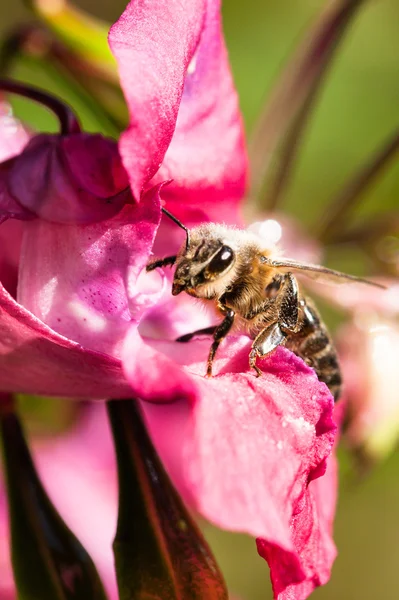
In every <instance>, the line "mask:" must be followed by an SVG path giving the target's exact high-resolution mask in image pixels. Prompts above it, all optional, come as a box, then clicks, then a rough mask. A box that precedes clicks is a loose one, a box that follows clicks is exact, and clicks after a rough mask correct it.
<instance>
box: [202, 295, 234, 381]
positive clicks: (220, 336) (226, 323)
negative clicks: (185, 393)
mask: <svg viewBox="0 0 399 600" xmlns="http://www.w3.org/2000/svg"><path fill="white" fill-rule="evenodd" d="M219 310H220V311H221V312H223V313H224V315H225V317H224V319H223V321H222V322H221V323H220V325H218V326H217V327H216V329H215V332H214V334H213V344H212V346H211V349H210V351H209V356H208V361H207V369H206V376H207V377H212V363H213V359H214V358H215V354H216V351H217V349H218V348H219V345H220V342H222V341H223V340H224V338H225V337H226V335H227V334H228V333H229V331H230V329H231V328H232V325H233V323H234V317H235V312H234V310H232V309H231V308H227V306H223V305H219Z"/></svg>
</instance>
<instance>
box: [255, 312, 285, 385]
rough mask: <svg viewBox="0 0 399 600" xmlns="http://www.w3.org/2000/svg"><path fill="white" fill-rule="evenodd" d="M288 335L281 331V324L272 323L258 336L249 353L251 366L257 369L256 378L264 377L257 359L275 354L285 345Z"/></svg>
mask: <svg viewBox="0 0 399 600" xmlns="http://www.w3.org/2000/svg"><path fill="white" fill-rule="evenodd" d="M286 339H287V334H286V333H284V331H283V330H282V329H281V327H280V325H279V323H272V324H271V325H268V326H267V327H266V328H265V329H262V331H261V332H260V333H258V335H257V336H256V338H255V339H254V341H253V344H252V350H251V352H250V353H249V366H250V367H251V368H252V369H255V371H256V376H257V377H259V376H260V375H262V371H261V370H260V369H259V367H257V366H256V357H257V356H259V357H264V356H267V355H268V354H270V353H271V352H273V350H275V349H276V348H277V347H278V346H280V345H281V344H284V343H285V341H286Z"/></svg>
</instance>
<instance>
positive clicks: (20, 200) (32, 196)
mask: <svg viewBox="0 0 399 600" xmlns="http://www.w3.org/2000/svg"><path fill="white" fill-rule="evenodd" d="M0 90H3V91H7V92H11V93H16V94H20V95H22V96H26V97H28V98H31V99H32V100H35V101H37V102H42V103H43V104H44V105H45V106H47V107H48V108H50V109H51V110H52V111H53V112H54V113H55V114H56V116H57V117H58V119H59V121H60V133H59V134H56V135H53V134H51V135H50V134H40V135H35V136H32V137H31V139H30V140H28V139H27V138H28V135H27V133H26V132H25V131H23V130H22V131H23V133H22V132H21V130H20V129H18V128H16V129H15V131H13V132H11V131H10V127H9V125H7V121H6V122H5V123H4V116H3V118H2V120H3V129H5V144H4V147H3V150H2V154H3V160H4V158H6V156H5V154H6V152H7V151H8V149H9V151H8V156H7V158H8V160H6V161H5V162H3V163H1V166H0V223H1V222H2V221H3V220H6V219H8V218H17V219H23V220H30V219H34V218H35V217H40V218H42V219H46V220H48V221H51V222H56V223H93V222H97V221H102V220H104V219H108V218H110V217H112V216H113V215H115V214H116V213H117V212H119V211H120V209H121V207H122V206H124V204H126V203H127V202H128V201H130V200H131V193H130V190H129V189H128V179H127V175H126V172H125V170H124V168H123V167H122V165H121V162H120V158H119V154H118V149H117V145H116V143H115V142H114V141H113V140H110V139H107V138H104V137H103V136H102V135H99V134H96V135H95V134H86V133H82V132H81V130H80V126H79V124H78V122H77V120H76V118H75V117H74V115H73V114H72V113H71V111H70V110H69V109H68V108H67V107H66V106H64V105H63V104H62V103H61V102H59V101H58V100H57V99H56V98H53V97H52V96H49V95H47V94H43V93H42V92H40V91H39V90H37V89H35V88H30V87H27V86H23V85H21V84H17V83H13V82H4V81H0ZM7 134H8V135H7ZM20 138H23V146H24V147H23V148H19V147H18V140H19V139H20ZM11 139H13V140H14V141H13V143H12V144H13V145H11ZM20 149H22V151H21V152H20V153H18V150H20Z"/></svg>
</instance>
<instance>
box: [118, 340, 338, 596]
mask: <svg viewBox="0 0 399 600" xmlns="http://www.w3.org/2000/svg"><path fill="white" fill-rule="evenodd" d="M152 345H153V346H154V347H155V348H158V349H162V350H163V352H165V350H166V349H167V352H168V354H169V355H170V354H171V352H172V351H173V350H174V352H173V354H174V358H175V359H177V360H179V362H180V363H184V365H186V366H184V367H183V368H182V369H181V372H182V373H183V374H184V375H185V376H186V377H187V376H189V373H191V379H192V380H193V384H194V385H195V388H194V390H191V392H192V394H191V398H194V399H195V401H194V402H193V404H192V405H191V410H188V409H187V403H184V402H177V403H175V404H172V405H167V406H163V407H158V406H157V407H155V406H153V407H151V406H148V405H147V406H146V408H145V411H146V415H147V419H148V422H149V426H150V430H151V433H152V435H153V438H154V440H155V441H156V443H157V444H158V448H159V450H160V452H161V455H162V456H163V458H164V459H165V460H166V466H167V468H168V470H169V472H170V474H171V476H172V478H173V479H174V481H175V483H176V484H177V485H178V486H179V489H180V491H182V492H183V493H184V495H185V496H186V498H187V499H188V500H189V501H190V502H191V503H192V504H194V506H195V508H197V510H198V511H199V512H200V513H201V514H202V515H204V516H205V517H206V518H208V519H210V520H211V521H212V522H214V523H216V524H217V525H218V526H220V527H222V528H226V529H230V530H234V531H244V532H247V533H249V534H251V535H253V536H256V537H259V538H262V540H263V541H262V544H263V546H262V555H263V556H267V558H268V559H269V560H270V563H271V567H272V578H273V580H274V581H275V586H280V588H279V590H280V591H281V590H283V589H285V588H286V587H287V586H290V585H292V584H296V583H300V582H303V581H305V582H306V581H307V580H308V579H311V580H312V581H313V579H312V578H314V579H315V580H316V579H317V578H319V579H320V581H322V580H323V581H324V580H325V578H326V577H327V572H329V569H330V567H331V562H332V557H333V543H332V540H331V537H330V533H331V531H330V529H328V527H327V524H326V520H325V519H324V520H322V519H321V517H320V514H321V513H320V511H323V510H324V509H326V507H323V506H321V507H320V506H319V504H317V503H316V499H315V497H314V493H313V491H312V490H314V491H316V490H317V491H318V485H317V486H315V483H316V482H317V481H319V480H318V479H317V478H318V477H320V475H322V474H323V473H324V471H325V467H326V460H327V458H328V456H329V454H330V452H331V448H332V445H333V441H334V434H335V429H336V428H335V425H334V422H333V420H332V409H333V402H332V397H331V394H330V393H329V391H328V389H327V388H326V386H325V385H324V384H322V383H320V382H319V381H318V379H317V377H316V375H315V373H314V371H313V370H312V369H310V368H309V367H307V366H306V365H305V364H304V363H303V361H301V360H300V359H299V358H298V357H296V356H295V355H293V354H291V353H290V352H289V351H288V350H285V349H283V348H279V349H278V350H277V351H276V352H275V353H274V354H273V355H272V356H271V357H269V358H268V359H265V360H263V361H262V362H261V363H260V364H261V365H262V367H263V370H264V373H263V377H261V378H259V379H258V378H256V377H255V376H254V375H253V374H252V373H249V372H242V371H243V370H244V369H247V364H248V363H247V360H248V359H247V357H248V352H249V343H248V340H246V339H245V337H244V336H242V337H241V338H237V339H235V340H234V339H228V340H227V341H226V342H224V347H223V348H222V350H221V356H220V357H219V358H218V359H217V360H216V365H215V373H219V374H217V375H216V376H214V377H213V378H212V379H210V380H207V379H205V378H203V377H200V376H198V375H195V373H198V372H199V371H201V370H202V372H204V370H205V359H206V354H207V349H208V348H209V342H202V341H198V342H190V343H189V344H185V345H184V346H185V347H184V349H183V350H178V349H177V350H176V347H178V346H180V347H181V346H183V344H181V345H178V344H174V345H172V344H168V345H167V346H166V345H165V344H161V343H159V342H154V343H153V342H152ZM152 352H153V357H152V362H151V365H152V368H151V370H150V369H147V371H146V375H144V373H143V374H140V372H139V370H138V369H137V368H136V369H134V377H135V378H136V379H135V384H136V385H137V386H140V385H141V384H142V389H144V392H145V397H146V398H147V399H148V398H149V396H148V393H147V386H153V385H154V378H155V379H158V378H161V380H163V381H166V378H167V377H168V376H169V374H170V373H171V369H172V368H173V369H175V370H177V368H178V366H177V365H176V364H174V363H172V361H171V360H170V361H169V363H168V364H167V365H165V364H164V362H163V361H164V360H165V359H161V360H159V356H158V355H159V354H160V352H157V351H156V350H154V349H152ZM140 355H141V356H143V355H142V350H140ZM173 364H174V367H173ZM125 368H126V371H127V373H128V374H129V368H128V367H126V363H125ZM164 369H165V370H164ZM240 371H241V372H240ZM154 373H155V375H154ZM130 376H131V377H132V378H131V382H132V384H133V376H132V370H130ZM144 376H146V380H145V382H144V383H143V382H142V379H143V377H144ZM172 376H173V377H174V378H176V372H175V373H173V375H171V377H172ZM149 381H150V382H151V383H149ZM180 382H182V383H183V384H186V383H187V382H186V381H184V380H183V376H182V375H181V376H180ZM166 385H168V384H166ZM166 385H165V386H166ZM182 387H183V386H182ZM189 391H190V390H189V389H188V388H187V387H186V389H184V390H183V391H182V390H180V395H183V393H184V392H185V393H187V394H188V393H189ZM152 399H153V400H154V399H155V398H152ZM176 424H178V425H176ZM171 447H172V449H173V451H171ZM176 455H178V458H176ZM315 479H316V481H313V480H315ZM309 482H310V484H309ZM328 491H329V494H330V496H329V497H328V498H326V499H325V502H326V503H330V501H331V505H333V502H332V500H333V496H334V494H335V487H334V485H333V484H331V485H329V487H328ZM317 502H318V500H317ZM326 510H327V509H326ZM332 512H333V511H332V509H331V511H330V512H329V520H328V524H329V527H330V525H331V517H332ZM293 524H294V525H295V526H294V528H292V526H293ZM310 537H311V539H312V540H313V542H312V543H309V545H307V542H306V541H307V540H308V539H309V538H310ZM272 549H273V550H272ZM304 549H305V550H306V553H305V554H304V556H302V553H301V552H302V550H304ZM277 556H278V557H279V558H280V561H277V558H276V557H277ZM323 557H324V558H325V560H324V558H323ZM312 569H313V570H312ZM323 578H324V579H323ZM276 582H277V583H276ZM313 586H314V584H313ZM276 589H277V588H276ZM280 591H279V593H280ZM287 598H288V596H287Z"/></svg>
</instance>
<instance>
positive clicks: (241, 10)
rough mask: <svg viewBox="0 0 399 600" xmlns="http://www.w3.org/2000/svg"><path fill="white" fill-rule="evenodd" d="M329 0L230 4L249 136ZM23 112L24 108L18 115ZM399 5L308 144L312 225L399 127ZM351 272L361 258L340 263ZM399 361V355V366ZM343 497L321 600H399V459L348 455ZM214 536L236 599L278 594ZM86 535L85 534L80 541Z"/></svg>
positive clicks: (305, 160) (389, 193)
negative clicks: (356, 465)
mask: <svg viewBox="0 0 399 600" xmlns="http://www.w3.org/2000/svg"><path fill="white" fill-rule="evenodd" d="M80 5H81V6H82V7H84V8H86V9H88V10H90V11H91V12H92V13H93V14H95V15H97V16H101V17H102V18H105V19H107V20H109V21H110V22H111V21H114V20H115V19H116V18H117V17H118V16H119V14H120V13H121V11H122V9H123V8H124V5H125V3H124V2H120V1H119V0H96V1H95V0H85V2H81V3H80ZM322 5H323V2H321V1H320V0H246V2H242V1H241V0H226V1H225V2H224V10H223V12H224V26H225V34H226V38H227V44H228V48H229V52H230V58H231V62H232V68H233V72H234V76H235V80H236V84H237V87H238V91H239V95H240V101H241V107H242V110H243V113H244V118H245V123H246V127H247V132H248V134H250V132H251V128H252V127H253V125H254V123H255V120H256V116H257V115H258V114H259V111H260V109H261V107H262V104H263V102H264V99H265V98H266V97H267V94H268V91H269V90H270V89H271V87H272V85H273V82H274V81H275V79H276V77H277V75H278V73H279V70H280V68H281V66H282V65H283V64H284V60H285V59H286V58H287V57H288V55H289V53H290V51H291V50H292V49H293V47H294V46H295V43H296V42H297V41H298V40H299V39H300V37H301V34H303V32H304V31H305V29H306V26H307V25H308V24H309V23H310V22H311V21H312V19H313V18H314V16H315V15H316V14H317V12H318V11H319V10H320V8H321V6H322ZM29 19H30V15H29V13H28V11H27V10H26V9H24V7H23V5H22V0H15V1H14V2H13V3H9V2H7V1H6V0H2V3H1V4H0V34H1V35H2V36H4V35H5V33H6V32H7V31H8V30H9V29H10V28H11V27H13V26H15V25H16V24H17V23H21V22H26V21H27V20H29ZM17 73H18V76H19V77H21V78H24V79H26V80H29V81H31V82H35V83H36V84H43V85H45V86H46V87H47V88H48V89H53V90H54V91H56V92H57V91H58V92H59V93H60V88H59V85H58V84H57V81H56V80H55V78H53V77H49V76H48V75H45V74H43V72H39V71H38V70H34V69H33V68H32V66H29V65H27V64H25V65H20V66H19V67H18V71H17ZM68 100H69V101H70V103H71V104H72V105H73V106H74V107H75V109H76V110H78V111H79V113H80V115H81V117H82V119H83V121H84V123H85V125H86V127H88V128H89V129H95V128H96V123H95V121H93V120H92V118H91V117H90V115H89V114H88V113H87V111H86V110H85V107H84V103H83V104H82V103H81V101H80V100H79V99H78V98H77V97H75V96H74V95H73V94H70V95H69V97H68ZM17 108H18V106H17ZM398 108H399V2H398V0H370V1H369V2H366V3H365V6H364V8H363V9H362V10H361V11H360V13H359V16H358V17H357V19H356V20H355V22H354V24H353V26H352V27H351V28H350V30H349V32H348V34H347V35H346V37H345V40H344V43H343V45H342V49H341V50H340V51H339V53H338V55H337V58H336V60H335V61H334V65H333V68H332V70H331V74H330V76H329V77H328V80H327V84H326V85H325V87H324V88H323V93H322V94H321V97H320V101H319V103H318V105H317V109H316V111H315V114H314V116H313V118H312V121H311V125H310V128H309V130H308V131H307V135H306V138H305V140H304V144H303V150H302V152H301V157H300V161H299V163H298V165H297V168H296V172H295V177H294V181H293V183H292V185H291V186H290V189H289V191H288V195H287V198H286V202H285V204H284V209H286V210H287V211H288V212H290V213H291V214H294V215H295V216H296V217H298V218H299V219H300V220H301V221H303V222H305V223H307V224H311V223H315V222H317V220H318V217H319V215H320V214H321V213H322V211H323V209H324V206H325V204H326V202H327V200H328V199H329V198H331V197H332V196H333V195H334V193H335V192H336V191H338V190H339V189H340V186H341V185H342V184H343V183H344V182H345V181H346V180H347V178H348V176H349V175H350V174H351V173H353V172H354V170H355V169H356V168H357V167H359V166H360V165H361V164H363V163H364V161H365V160H366V159H367V157H369V156H370V155H371V154H372V153H373V151H375V150H376V149H377V148H378V146H379V145H380V144H381V143H382V142H383V141H384V140H385V139H386V138H387V137H388V136H389V135H390V134H391V133H392V132H393V131H394V129H395V127H397V125H398V120H399V119H398ZM19 114H20V115H21V116H23V117H24V118H26V119H30V121H31V122H32V124H33V125H34V126H35V128H37V129H42V128H44V129H51V128H53V127H54V123H53V122H52V121H51V120H50V118H49V117H48V116H47V114H45V113H44V112H43V111H40V110H38V109H32V107H31V106H29V107H28V105H23V106H22V105H21V107H20V113H19ZM398 198H399V164H398V161H395V162H394V163H393V164H392V166H391V168H390V169H389V170H387V172H386V173H385V174H384V175H383V177H381V178H380V179H379V181H378V185H376V186H375V187H374V188H373V189H372V190H371V191H370V192H369V193H368V194H367V195H366V196H365V198H364V201H363V202H362V205H361V207H360V208H359V209H358V210H357V212H356V215H355V216H356V219H358V220H361V219H362V218H363V217H364V215H366V214H374V213H376V214H377V213H380V212H381V211H383V210H387V209H391V210H392V209H398V205H399V202H398ZM331 260H332V261H333V262H334V266H338V267H341V268H343V264H345V263H346V262H348V260H349V261H350V260H351V257H347V256H341V257H331ZM398 359H399V357H398ZM341 459H342V461H341V462H342V467H341V489H340V498H339V506H338V513H337V519H336V526H335V531H336V534H335V539H336V543H337V546H338V550H339V555H338V559H337V561H336V564H335V567H334V570H333V574H332V578H331V581H330V583H329V584H328V585H327V586H326V587H325V588H323V589H321V590H318V591H316V592H315V593H314V596H313V597H314V598H319V599H320V600H323V599H324V600H328V599H330V600H332V599H341V600H375V599H376V598H384V599H385V600H396V599H397V598H399V581H398V577H397V569H398V565H399V455H398V454H397V453H396V454H394V455H392V456H391V457H390V458H389V459H388V460H387V461H386V462H384V463H383V464H381V465H379V466H378V467H377V468H375V470H374V471H373V472H372V473H371V474H370V475H369V476H367V478H365V479H363V480H361V481H360V480H357V479H356V478H355V477H354V474H353V473H352V471H351V469H350V467H349V464H348V457H347V456H346V454H345V452H344V451H343V452H342V453H341ZM205 531H206V533H207V535H208V538H209V540H210V541H211V543H212V546H213V548H214V550H215V553H216V556H217V558H218V560H219V562H220V564H221V566H222V568H223V570H224V573H225V575H226V578H227V581H228V584H229V586H230V589H231V591H232V592H233V593H235V594H236V595H237V596H239V597H240V598H242V600H260V599H267V598H269V597H271V592H270V585H269V576H268V569H267V565H266V564H265V563H264V562H263V560H262V559H260V558H259V557H258V555H257V553H256V548H255V543H254V541H253V540H250V539H248V538H246V537H244V536H237V535H230V534H226V533H221V532H218V531H216V530H215V529H213V528H211V527H210V526H205ZM77 533H78V532H77Z"/></svg>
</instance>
